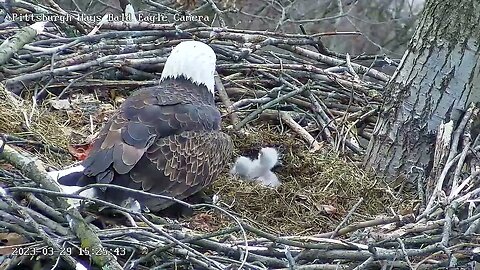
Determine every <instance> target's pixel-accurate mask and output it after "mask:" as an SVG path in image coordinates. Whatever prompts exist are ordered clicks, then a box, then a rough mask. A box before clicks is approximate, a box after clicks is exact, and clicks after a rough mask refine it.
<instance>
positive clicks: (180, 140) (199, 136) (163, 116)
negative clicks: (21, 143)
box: [51, 41, 233, 212]
mask: <svg viewBox="0 0 480 270" xmlns="http://www.w3.org/2000/svg"><path fill="white" fill-rule="evenodd" d="M215 62H216V56H215V53H214V51H213V50H212V48H211V47H210V46H208V45H206V44H204V43H202V42H198V41H184V42H181V43H180V44H178V45H177V46H176V47H175V48H174V49H173V50H172V52H171V54H170V56H169V57H168V58H167V61H166V63H165V66H164V70H163V72H162V76H161V79H160V83H159V84H158V85H155V86H152V87H148V88H143V89H140V90H137V91H136V92H134V93H133V94H132V95H131V96H130V97H128V98H127V99H126V100H125V102H124V103H123V104H122V105H121V106H120V107H119V109H118V110H117V111H116V112H115V113H114V115H113V116H112V117H111V118H110V120H109V121H108V122H107V123H106V124H105V125H104V126H103V128H102V129H101V130H100V132H99V135H98V137H97V138H96V139H95V140H94V141H93V144H92V149H91V151H90V153H89V155H88V157H87V158H86V159H85V160H84V161H83V164H82V166H81V167H80V173H79V174H80V175H78V174H77V175H78V176H80V177H72V176H73V174H68V175H67V176H64V177H61V178H60V179H59V183H60V184H62V185H76V186H85V185H88V184H92V183H106V184H114V185H120V186H123V187H128V188H132V189H136V190H143V191H145V192H150V193H153V194H160V195H166V196H171V197H174V198H177V199H185V198H187V197H189V196H191V195H193V194H195V193H197V192H199V191H200V190H202V189H203V188H204V187H206V186H208V185H209V184H210V183H211V182H212V181H213V180H215V178H217V176H218V175H219V173H220V172H221V171H222V170H223V169H224V167H225V166H226V164H227V162H228V161H229V159H230V156H231V154H232V148H233V144H232V141H231V139H230V137H229V136H228V135H227V134H225V133H223V132H221V131H220V123H221V115H220V112H219V110H218V109H217V107H216V105H215V100H214V73H215ZM51 175H52V176H54V177H55V176H59V175H60V176H61V173H60V174H59V173H56V174H55V173H54V174H51ZM72 179H75V180H73V181H72ZM96 196H97V197H99V198H102V199H105V200H107V201H110V202H113V203H117V204H122V203H123V202H125V201H127V200H131V199H134V200H137V201H138V202H139V203H140V204H141V205H142V207H146V208H148V209H149V210H150V211H153V212H157V211H160V210H163V209H165V208H167V207H168V206H170V205H172V204H173V201H171V200H168V199H159V198H154V197H151V196H143V195H138V194H132V193H131V192H125V191H121V190H118V189H114V188H106V189H103V188H102V189H99V190H97V191H96Z"/></svg>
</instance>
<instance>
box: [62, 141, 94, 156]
mask: <svg viewBox="0 0 480 270" xmlns="http://www.w3.org/2000/svg"><path fill="white" fill-rule="evenodd" d="M91 149H92V144H90V143H86V144H72V145H69V146H68V152H70V154H72V156H74V157H75V158H76V159H77V160H85V159H86V158H87V157H88V154H89V153H90V150H91Z"/></svg>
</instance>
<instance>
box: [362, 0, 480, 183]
mask: <svg viewBox="0 0 480 270" xmlns="http://www.w3.org/2000/svg"><path fill="white" fill-rule="evenodd" d="M479 44H480V1H479V0H460V1H444V0H428V1H427V3H426V5H425V9H424V10H423V13H422V16H421V19H420V21H419V24H418V26H417V29H416V31H415V34H414V36H413V38H412V40H411V41H410V44H409V46H408V49H407V51H406V52H405V54H404V56H403V59H402V62H401V64H400V66H399V68H398V69H397V71H396V72H395V74H394V75H393V77H392V80H391V81H390V82H389V84H388V85H387V87H386V89H385V101H384V106H383V109H382V111H381V113H380V117H379V120H378V122H377V125H376V127H375V130H374V132H373V136H372V140H371V141H370V144H369V147H368V150H367V156H366V159H365V165H366V166H367V167H369V168H372V169H374V170H375V171H376V172H377V173H378V174H380V175H383V176H387V177H388V178H389V179H392V180H394V179H396V178H397V177H399V176H404V177H406V178H407V179H408V180H411V181H414V182H416V181H417V180H418V179H417V177H419V176H421V175H423V176H428V175H429V173H430V170H431V167H432V162H433V153H434V143H435V133H436V132H437V129H438V127H439V125H440V124H441V123H442V121H443V122H445V123H446V122H448V121H450V120H453V122H454V124H455V126H456V125H457V124H458V120H459V118H460V117H461V116H462V114H463V113H464V111H465V110H466V108H467V107H468V105H469V104H470V103H471V102H478V101H480V89H479V88H480V65H478V64H480V61H479V56H480V51H479ZM412 172H413V173H412ZM418 172H422V173H421V174H418Z"/></svg>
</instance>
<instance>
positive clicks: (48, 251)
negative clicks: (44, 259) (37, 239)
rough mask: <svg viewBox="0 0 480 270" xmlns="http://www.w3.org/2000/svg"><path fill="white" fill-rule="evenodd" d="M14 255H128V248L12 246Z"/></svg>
mask: <svg viewBox="0 0 480 270" xmlns="http://www.w3.org/2000/svg"><path fill="white" fill-rule="evenodd" d="M12 251H13V252H12V255H16V256H41V255H43V256H56V255H74V254H78V255H80V256H90V255H93V256H102V255H106V254H107V253H108V252H110V253H112V254H113V255H115V256H123V255H126V253H127V250H126V248H124V247H112V248H93V249H87V248H76V247H65V248H61V249H60V250H55V249H54V248H53V247H32V246H28V247H12Z"/></svg>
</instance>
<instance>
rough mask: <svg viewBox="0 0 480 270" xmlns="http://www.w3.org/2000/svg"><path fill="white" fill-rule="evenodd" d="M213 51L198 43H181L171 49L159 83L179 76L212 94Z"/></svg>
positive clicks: (214, 58) (213, 80)
mask: <svg viewBox="0 0 480 270" xmlns="http://www.w3.org/2000/svg"><path fill="white" fill-rule="evenodd" d="M216 60H217V57H216V56H215V52H214V51H213V49H212V48H211V47H210V46H208V45H207V44H205V43H203V42H200V41H194V40H190V41H183V42H181V43H180V44H178V45H177V46H175V48H173V50H172V52H171V54H170V56H169V57H168V58H167V61H166V62H165V67H164V68H163V72H162V77H161V79H160V81H163V80H165V79H168V78H171V79H175V78H177V77H179V76H183V77H185V79H188V80H190V81H191V82H193V83H195V84H197V85H204V86H206V87H207V89H208V90H209V91H210V92H211V93H212V94H213V93H214V85H215V78H214V74H215V62H216Z"/></svg>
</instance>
